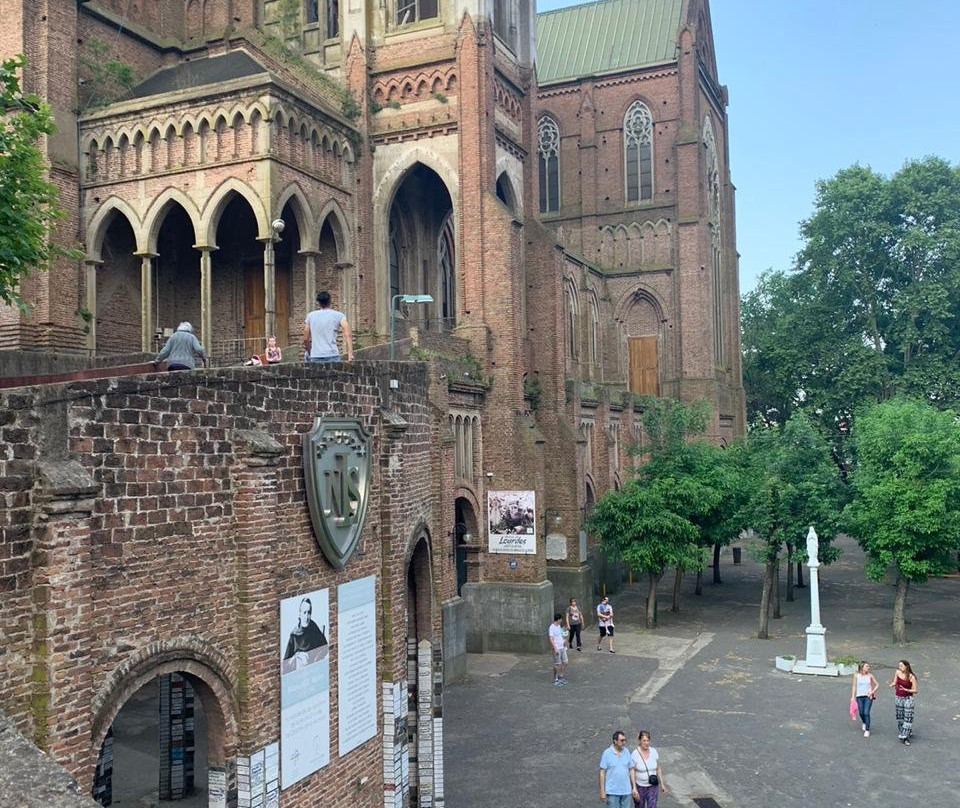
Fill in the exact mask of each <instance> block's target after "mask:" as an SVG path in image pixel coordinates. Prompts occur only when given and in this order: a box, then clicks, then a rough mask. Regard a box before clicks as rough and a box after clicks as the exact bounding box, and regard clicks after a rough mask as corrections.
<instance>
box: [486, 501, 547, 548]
mask: <svg viewBox="0 0 960 808" xmlns="http://www.w3.org/2000/svg"><path fill="white" fill-rule="evenodd" d="M487 525H488V528H489V529H488V537H489V549H490V552H491V553H512V554H515V555H534V554H535V553H536V552H537V533H536V527H537V518H536V493H535V492H534V491H488V492H487Z"/></svg>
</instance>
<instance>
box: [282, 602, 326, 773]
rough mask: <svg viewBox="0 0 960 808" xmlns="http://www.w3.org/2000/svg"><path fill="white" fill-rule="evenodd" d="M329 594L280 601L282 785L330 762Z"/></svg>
mask: <svg viewBox="0 0 960 808" xmlns="http://www.w3.org/2000/svg"><path fill="white" fill-rule="evenodd" d="M330 641H331V636H330V590H329V589H318V590H316V591H313V592H307V593H306V594H304V595H297V596H296V597H292V598H286V599H284V600H282V601H280V787H281V788H289V787H290V786H292V785H293V784H294V783H296V782H297V781H299V780H302V779H303V778H304V777H307V776H308V775H310V774H313V772H315V771H317V770H318V769H321V768H323V767H324V766H326V765H327V764H328V763H329V762H330Z"/></svg>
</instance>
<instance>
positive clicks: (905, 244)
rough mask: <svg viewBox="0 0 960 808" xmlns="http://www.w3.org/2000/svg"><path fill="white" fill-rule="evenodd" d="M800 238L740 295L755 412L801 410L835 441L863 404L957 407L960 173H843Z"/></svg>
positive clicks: (827, 188)
mask: <svg viewBox="0 0 960 808" xmlns="http://www.w3.org/2000/svg"><path fill="white" fill-rule="evenodd" d="M801 233H802V235H803V237H804V239H805V245H804V247H803V249H802V250H801V251H800V253H799V254H798V256H797V267H796V269H795V270H794V271H793V272H791V273H788V274H784V273H780V272H773V273H768V274H767V275H765V276H764V277H763V278H762V279H761V282H760V284H758V286H757V288H756V289H755V290H754V291H753V292H751V293H749V294H748V295H746V296H745V297H744V300H743V307H742V328H743V351H744V384H745V386H746V387H747V390H748V406H749V413H748V414H749V415H750V416H751V417H752V418H760V419H762V420H764V421H765V422H775V423H784V422H785V421H786V419H787V418H789V416H790V414H791V413H792V412H793V411H794V410H795V409H805V410H806V411H807V412H808V413H810V414H811V416H812V417H814V418H816V419H817V420H818V421H819V422H820V423H821V426H822V427H824V428H825V429H826V430H827V431H828V432H829V433H830V434H832V436H833V437H834V438H835V440H837V442H838V443H840V442H841V441H840V439H841V438H842V436H843V434H844V431H845V430H848V429H849V427H850V423H851V418H852V415H853V408H854V407H855V406H857V405H859V404H860V403H862V402H864V401H867V402H869V401H884V400H887V399H889V398H891V397H892V396H894V395H898V394H903V395H915V396H923V397H926V398H928V400H930V401H931V402H932V403H934V404H935V405H936V406H939V407H955V406H957V405H958V404H960V363H958V362H957V359H958V357H960V169H958V168H955V167H952V166H950V165H949V164H948V163H946V162H945V161H943V160H941V159H938V158H935V157H930V158H926V159H924V160H919V161H915V162H910V163H907V164H906V165H905V166H904V167H903V168H902V169H901V170H900V171H898V172H896V173H895V174H894V175H893V176H892V177H890V178H886V177H884V176H882V175H880V174H877V173H876V172H874V171H872V170H871V169H869V168H865V167H863V166H859V165H854V166H852V167H850V168H847V169H844V170H843V171H840V172H839V173H838V174H837V175H836V176H834V177H833V178H832V179H830V180H827V181H823V182H820V183H818V185H817V195H816V202H815V210H814V212H813V214H812V215H811V217H810V218H809V219H807V220H806V221H805V222H803V224H802V226H801Z"/></svg>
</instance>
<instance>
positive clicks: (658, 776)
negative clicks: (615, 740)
mask: <svg viewBox="0 0 960 808" xmlns="http://www.w3.org/2000/svg"><path fill="white" fill-rule="evenodd" d="M630 765H631V766H632V767H633V771H634V776H635V778H634V781H635V783H636V785H635V786H634V788H633V804H634V806H635V808H657V797H658V796H659V794H660V791H661V790H663V793H664V794H666V793H667V786H666V785H665V784H664V782H663V771H662V770H661V768H660V755H658V754H657V750H656V749H655V748H654V747H652V746H650V733H649V732H647V730H645V729H642V730H640V732H639V733H637V748H636V749H634V750H633V754H632V755H630Z"/></svg>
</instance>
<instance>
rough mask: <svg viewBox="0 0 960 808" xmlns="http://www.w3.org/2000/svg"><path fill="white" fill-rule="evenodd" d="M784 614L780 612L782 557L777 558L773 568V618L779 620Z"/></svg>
mask: <svg viewBox="0 0 960 808" xmlns="http://www.w3.org/2000/svg"><path fill="white" fill-rule="evenodd" d="M781 617H783V615H782V614H781V613H780V559H779V558H778V559H777V563H776V566H775V567H774V570H773V619H774V620H779V619H780V618H781Z"/></svg>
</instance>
